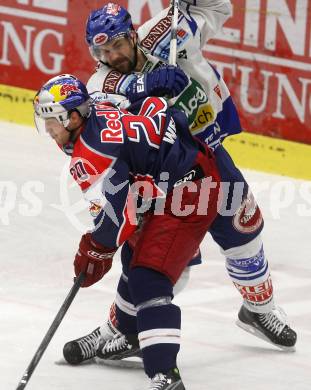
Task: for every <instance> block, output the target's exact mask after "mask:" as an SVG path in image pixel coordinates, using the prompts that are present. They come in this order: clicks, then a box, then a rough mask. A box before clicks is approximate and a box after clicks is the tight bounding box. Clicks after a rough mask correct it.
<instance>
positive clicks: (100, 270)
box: [74, 159, 136, 287]
mask: <svg viewBox="0 0 311 390" xmlns="http://www.w3.org/2000/svg"><path fill="white" fill-rule="evenodd" d="M92 162H94V160H93V161H92ZM95 164H96V162H94V165H95ZM94 167H95V169H96V168H98V166H94ZM128 179H129V170H128V167H127V165H126V164H125V163H124V162H122V161H120V160H119V159H118V160H117V161H116V162H115V164H114V165H113V167H110V168H108V169H106V170H105V171H104V172H103V173H102V174H98V175H96V177H94V184H92V185H91V186H90V187H89V188H87V190H86V191H84V197H85V199H86V200H87V201H88V202H89V204H90V213H91V215H92V217H93V222H94V228H93V230H92V231H91V232H87V233H86V234H84V235H83V236H82V238H81V241H80V244H79V249H78V251H77V254H76V256H75V260H74V268H75V274H76V275H79V274H80V272H84V273H85V274H86V279H85V281H84V283H83V285H82V287H88V286H91V285H92V284H94V283H96V282H98V281H99V280H100V279H101V278H102V277H103V276H104V275H105V274H106V273H107V272H108V271H109V270H110V268H111V265H112V259H113V256H114V254H115V252H116V251H117V249H118V247H119V246H120V245H121V244H122V243H123V242H124V241H125V240H126V239H127V238H128V237H129V236H130V235H131V234H132V232H133V231H134V230H135V229H136V226H135V222H136V219H135V215H134V216H133V215H132V214H130V211H132V209H131V210H130V206H132V204H131V203H130V196H129V189H130V185H129V180H128Z"/></svg>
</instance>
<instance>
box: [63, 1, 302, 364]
mask: <svg viewBox="0 0 311 390" xmlns="http://www.w3.org/2000/svg"><path fill="white" fill-rule="evenodd" d="M230 14H231V5H230V1H229V0H213V1H209V0H197V1H193V0H182V1H181V2H180V13H179V19H178V30H177V36H178V40H177V65H178V67H177V68H176V67H169V66H165V64H167V59H168V53H169V43H170V42H169V41H170V26H171V10H170V8H167V9H165V10H163V11H162V12H160V13H159V14H158V15H156V16H155V17H154V18H152V19H150V20H149V21H147V22H146V23H145V24H143V25H142V26H141V27H139V28H138V30H137V32H136V31H135V30H134V28H133V25H132V21H131V17H130V15H129V13H128V12H127V10H126V9H124V8H123V7H121V6H119V5H118V4H115V3H108V4H107V5H105V6H104V7H103V8H100V9H98V10H95V11H93V12H91V13H90V16H89V18H88V22H87V26H86V40H87V42H88V45H89V49H90V52H91V53H92V55H93V56H94V57H95V59H96V60H97V61H98V69H97V71H96V72H95V73H94V74H93V75H92V76H91V78H90V80H89V82H88V84H87V88H88V90H89V92H90V91H99V90H100V91H105V92H108V93H113V94H118V95H124V96H125V97H127V98H128V99H129V100H130V101H132V102H133V101H135V100H136V99H139V98H142V97H144V96H148V95H156V96H166V97H170V98H171V99H169V105H172V106H174V107H177V108H178V109H180V110H182V111H183V112H185V114H186V115H187V118H188V124H189V128H190V131H191V133H192V134H193V135H195V136H196V137H198V138H199V139H201V140H202V141H203V142H204V143H206V144H207V145H209V146H210V147H211V148H212V149H213V150H214V153H215V157H216V161H217V165H218V168H219V171H220V174H221V179H222V182H223V183H225V184H223V190H224V192H225V193H226V198H227V202H225V203H224V204H223V207H222V210H219V213H218V215H217V217H216V219H215V221H214V222H213V223H212V225H211V228H210V230H209V232H210V234H211V235H212V237H213V239H214V240H215V242H216V243H217V244H218V245H219V247H220V250H221V252H222V254H223V255H224V257H225V264H226V268H227V272H228V275H229V277H230V278H231V280H232V282H233V284H234V286H235V287H236V288H237V290H238V291H239V293H240V294H241V296H242V298H243V304H242V306H241V308H240V311H239V313H238V318H239V319H238V325H239V326H240V327H242V328H243V329H244V330H246V331H248V332H250V333H251V334H253V335H256V336H258V337H260V338H262V339H264V340H266V341H268V342H270V343H272V344H273V345H275V346H277V347H278V348H281V349H284V350H293V349H294V345H295V343H296V333H295V332H294V331H293V330H292V329H291V328H290V327H289V326H288V324H287V322H286V319H285V317H284V316H283V315H282V312H280V311H279V310H278V309H277V307H276V305H275V302H274V294H273V285H272V280H271V275H270V268H269V263H268V261H267V258H266V255H265V252H264V248H263V243H262V238H261V231H262V229H263V217H262V214H261V212H260V209H259V207H258V205H257V203H256V200H255V199H254V196H253V194H252V192H251V190H250V188H249V186H248V183H247V182H246V180H245V178H244V177H243V174H242V173H241V172H240V170H239V169H238V168H237V167H236V166H235V164H234V162H233V161H232V159H231V157H230V155H229V154H228V152H227V151H226V150H225V148H224V146H223V145H222V141H223V139H224V138H225V137H227V136H230V135H233V134H236V133H239V132H240V131H241V126H240V121H239V116H238V113H237V110H236V108H235V105H234V102H233V100H232V98H231V96H230V93H229V91H228V88H227V86H226V84H225V82H224V80H223V79H222V77H221V76H220V75H219V74H218V72H217V71H216V70H215V69H214V67H213V66H212V65H211V64H210V63H209V62H208V61H206V59H205V58H204V56H203V53H202V48H203V46H204V44H205V42H206V41H207V40H208V39H210V38H212V37H213V36H214V35H215V34H216V33H217V32H218V31H219V29H220V27H221V26H222V24H223V23H224V21H225V20H226V19H227V18H228V17H229V16H230ZM181 69H182V70H184V71H185V72H186V74H187V75H188V82H187V83H186V84H184V82H185V80H184V77H183V76H182V72H181ZM241 185H242V188H243V194H242V195H243V196H242V197H241V198H240V201H236V202H233V200H232V199H233V198H232V196H233V192H234V188H237V187H238V186H241ZM240 188H241V187H240ZM129 250H130V249H129ZM126 291H127V288H126V282H125V281H124V280H120V283H119V287H118V292H117V296H116V299H115V302H114V304H113V305H112V307H111V310H110V315H109V318H108V321H107V323H105V324H104V325H103V326H101V328H100V329H99V328H96V329H95V330H94V332H92V333H91V334H89V335H87V336H85V337H81V338H80V339H78V340H73V341H71V342H68V343H67V344H66V345H65V347H64V356H65V359H66V360H67V361H68V362H70V363H79V362H81V361H83V360H85V359H88V358H91V357H93V356H95V354H96V353H97V356H99V357H101V358H103V359H117V358H118V356H119V358H120V359H121V358H122V357H123V350H124V349H126V337H125V336H124V335H125V334H127V333H129V332H131V333H133V332H134V331H135V323H136V322H135V319H136V311H135V308H134V307H133V306H132V303H131V302H130V301H129V299H128V296H127V294H126ZM128 307H131V308H132V310H130V311H129V310H127V308H128ZM116 335H119V337H120V338H122V339H123V341H124V342H123V343H121V342H120V340H119V339H118V338H116ZM99 336H100V337H101V344H102V346H101V347H100V348H99V349H97V352H96V346H97V341H98V337H99ZM109 339H111V340H112V341H111V340H110V341H109ZM121 341H122V340H121ZM113 343H115V345H113ZM120 346H121V347H120ZM117 347H118V348H117ZM113 349H114V353H113V354H112V353H111V352H110V351H111V350H113ZM117 350H118V351H117ZM84 351H87V353H85V352H84ZM118 353H119V355H118Z"/></svg>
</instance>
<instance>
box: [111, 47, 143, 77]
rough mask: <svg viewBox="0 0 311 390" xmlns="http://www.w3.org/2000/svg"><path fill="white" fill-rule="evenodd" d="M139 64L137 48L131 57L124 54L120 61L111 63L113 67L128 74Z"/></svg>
mask: <svg viewBox="0 0 311 390" xmlns="http://www.w3.org/2000/svg"><path fill="white" fill-rule="evenodd" d="M136 64H137V48H136V47H135V49H134V50H133V52H132V56H131V57H129V56H128V57H127V56H122V57H121V58H120V59H118V61H115V62H113V63H111V65H110V66H111V67H112V68H113V69H115V70H117V71H119V72H120V73H123V74H127V73H131V72H133V71H134V70H135V68H136Z"/></svg>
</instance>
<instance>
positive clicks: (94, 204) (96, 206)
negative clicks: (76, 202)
mask: <svg viewBox="0 0 311 390" xmlns="http://www.w3.org/2000/svg"><path fill="white" fill-rule="evenodd" d="M89 211H90V214H91V216H92V217H93V218H96V217H97V216H98V215H99V214H100V212H101V211H102V207H101V205H100V199H96V200H93V201H91V202H90V206H89Z"/></svg>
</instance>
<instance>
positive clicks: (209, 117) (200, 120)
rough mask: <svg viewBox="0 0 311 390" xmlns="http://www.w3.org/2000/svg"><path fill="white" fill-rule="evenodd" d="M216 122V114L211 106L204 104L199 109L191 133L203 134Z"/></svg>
mask: <svg viewBox="0 0 311 390" xmlns="http://www.w3.org/2000/svg"><path fill="white" fill-rule="evenodd" d="M214 120H215V112H214V110H213V108H212V106H211V105H210V104H204V105H203V106H200V107H199V108H198V111H197V113H196V116H195V119H194V121H193V123H192V125H191V128H190V130H191V133H192V134H194V135H195V134H198V133H201V131H203V130H204V129H205V128H206V127H207V126H209V125H211V124H212V123H213V122H214Z"/></svg>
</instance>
